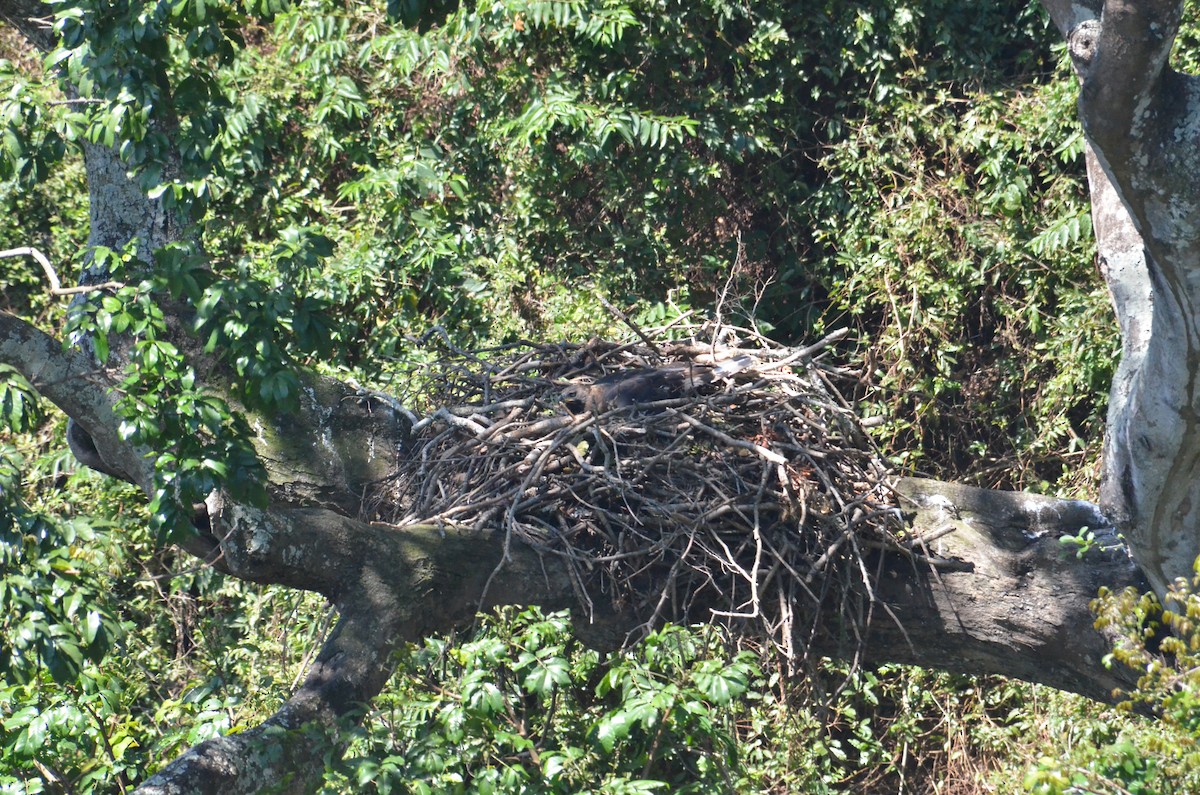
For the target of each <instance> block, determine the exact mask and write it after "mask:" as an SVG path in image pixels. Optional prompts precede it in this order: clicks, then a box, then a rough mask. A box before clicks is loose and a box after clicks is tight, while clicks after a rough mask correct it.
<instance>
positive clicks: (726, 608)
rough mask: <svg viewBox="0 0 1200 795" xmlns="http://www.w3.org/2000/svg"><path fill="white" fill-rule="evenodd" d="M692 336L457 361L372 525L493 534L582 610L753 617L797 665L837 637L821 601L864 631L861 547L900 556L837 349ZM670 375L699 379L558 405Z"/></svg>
mask: <svg viewBox="0 0 1200 795" xmlns="http://www.w3.org/2000/svg"><path fill="white" fill-rule="evenodd" d="M695 331H696V332H697V334H696V336H693V337H691V338H689V339H676V340H650V339H649V338H647V339H646V340H645V341H643V342H639V343H636V344H624V345H622V344H613V343H603V342H591V343H588V344H585V345H537V346H526V347H523V348H519V349H510V350H506V351H502V352H499V353H497V352H492V353H491V354H489V355H488V356H487V358H486V360H485V359H484V358H481V357H479V356H476V355H471V354H465V353H456V354H455V355H453V356H447V357H446V358H445V359H443V360H442V361H440V362H439V363H437V364H436V365H434V366H432V367H430V368H429V369H428V370H427V371H426V377H427V382H426V386H425V388H424V389H423V390H422V392H423V393H424V394H422V395H421V398H423V399H424V400H426V401H428V402H429V405H434V406H440V408H438V409H437V410H436V411H433V412H432V413H431V414H429V415H427V416H426V417H424V418H423V419H422V420H421V421H420V422H418V423H417V424H416V426H415V428H414V431H415V433H414V447H413V449H411V450H410V451H409V452H408V455H407V456H406V458H407V463H406V464H405V468H404V469H403V470H402V471H401V473H400V475H399V476H398V478H397V479H396V480H395V481H394V482H393V483H392V484H391V485H390V486H389V489H388V492H387V493H384V494H380V495H379V502H378V504H379V505H384V506H389V508H388V510H389V511H390V512H391V514H390V515H383V516H380V517H379V518H380V519H383V520H385V521H388V522H391V523H394V524H397V525H406V524H416V523H419V524H429V523H444V524H447V525H450V524H455V525H467V526H474V527H486V528H494V529H496V530H497V532H502V533H504V534H505V540H506V549H507V548H508V545H509V544H512V543H514V542H516V541H518V540H519V541H520V542H523V543H526V544H529V545H531V546H533V547H534V548H536V549H537V550H539V551H540V552H541V553H542V554H543V555H545V556H547V558H555V559H557V560H558V561H560V563H559V564H557V565H566V566H568V567H570V569H571V571H572V572H573V575H574V580H575V582H576V584H577V586H578V595H579V598H580V600H581V603H582V604H583V606H584V607H585V609H586V610H588V611H589V612H590V611H591V610H592V609H593V608H594V606H595V601H596V600H598V599H608V600H611V601H612V604H613V606H614V607H617V608H626V609H628V608H630V607H632V608H634V609H635V610H637V611H640V615H641V616H642V617H644V619H645V626H647V627H649V626H652V625H654V624H656V623H658V622H661V621H662V620H665V619H670V620H677V621H687V620H706V621H711V620H714V619H718V620H723V621H726V622H730V623H739V622H740V623H747V622H749V623H752V624H756V625H757V626H758V627H759V630H760V631H762V630H765V632H766V634H767V636H768V637H769V638H770V639H771V640H772V641H773V642H775V643H776V644H777V645H778V646H779V647H780V648H781V650H782V651H784V653H785V654H786V655H787V656H788V657H789V658H794V657H795V656H797V654H800V653H802V652H803V650H804V648H806V647H807V645H808V644H807V640H808V639H810V638H811V637H812V636H813V635H814V634H815V633H818V632H822V631H824V630H826V629H828V628H827V627H824V626H822V623H823V622H822V621H819V620H818V619H819V617H820V616H821V615H822V610H821V608H822V607H823V606H824V607H826V608H828V607H829V606H831V604H832V606H833V607H834V608H836V609H837V611H838V613H839V614H840V615H842V616H843V617H844V618H849V619H851V620H849V621H843V622H841V626H842V627H843V628H845V627H849V628H850V629H851V632H857V628H858V627H861V626H862V625H863V624H864V623H865V620H866V618H867V612H868V611H869V609H870V602H871V598H870V594H871V586H870V581H871V577H870V574H869V570H868V567H867V564H866V561H867V559H868V558H867V555H866V554H865V553H866V552H867V550H868V548H878V547H880V546H886V547H896V546H898V542H897V540H896V538H895V533H896V532H897V531H898V529H899V512H898V511H897V509H896V506H895V500H894V497H893V494H892V491H891V488H890V486H889V480H888V470H887V467H886V466H885V464H884V463H883V462H882V461H881V459H880V457H879V456H878V454H877V453H876V451H875V449H874V447H873V446H872V444H871V443H870V441H869V439H868V437H867V435H866V434H865V433H864V432H863V429H862V425H861V423H860V421H859V419H858V417H857V416H856V415H855V413H854V411H853V410H852V409H851V407H850V406H849V405H848V403H847V402H846V401H845V400H844V399H843V398H842V396H841V395H840V394H839V392H838V390H837V388H836V387H835V383H837V382H839V381H841V380H844V378H845V376H846V373H844V372H842V371H840V370H838V369H837V368H835V367H832V366H829V365H827V364H825V363H823V362H822V355H823V351H825V350H826V348H827V345H826V343H827V342H828V338H827V340H826V341H822V342H821V343H818V344H816V345H813V346H810V347H809V348H806V349H791V348H783V347H779V346H777V345H773V344H772V343H770V342H769V341H768V340H766V339H765V338H763V337H762V336H760V335H758V334H755V333H753V332H751V331H747V330H745V329H730V328H728V327H725V328H723V329H721V330H720V333H719V334H715V333H713V331H712V330H711V329H697V330H695ZM714 339H715V340H719V341H720V342H719V343H717V342H713V341H712V340H714ZM705 340H708V341H705ZM722 362H725V363H727V364H725V365H723V366H721V367H719V368H718V369H717V370H715V371H714V370H712V369H710V368H711V366H712V365H714V364H719V363H722ZM664 367H666V368H668V369H670V368H674V370H675V371H676V372H678V371H680V370H685V371H686V372H687V373H688V374H689V378H688V379H686V380H683V381H681V382H680V383H679V384H678V385H676V389H675V391H676V392H677V394H670V395H666V396H664V395H662V394H655V395H652V397H657V398H663V399H656V400H652V401H650V402H646V403H637V404H635V405H629V406H620V407H615V408H607V407H598V406H596V405H588V406H581V405H580V402H579V401H578V400H564V394H565V395H572V396H573V395H578V394H588V393H589V390H591V389H592V387H593V385H595V384H596V383H597V382H600V384H601V385H605V384H614V383H619V382H621V380H622V378H623V376H622V375H621V374H623V373H643V374H644V373H646V372H650V371H653V370H655V369H656V368H664ZM729 371H732V372H729ZM692 373H703V374H704V376H705V377H704V378H692V377H691V374H692ZM709 381H711V382H709ZM572 409H574V411H572ZM828 618H829V613H828V612H825V619H826V620H828ZM747 629H749V627H747ZM850 639H851V640H853V638H852V637H851V638H850Z"/></svg>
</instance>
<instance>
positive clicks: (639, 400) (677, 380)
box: [562, 356, 754, 414]
mask: <svg viewBox="0 0 1200 795" xmlns="http://www.w3.org/2000/svg"><path fill="white" fill-rule="evenodd" d="M753 364H754V360H753V359H751V358H750V357H749V356H738V357H736V358H733V359H729V360H726V361H724V362H721V363H720V364H718V365H715V366H713V365H707V364H695V363H692V362H684V363H677V364H668V365H663V366H662V367H639V368H636V369H630V370H618V371H617V372H615V373H609V374H608V375H606V376H604V377H603V378H598V379H597V380H595V381H593V382H592V383H590V384H571V385H570V386H568V387H567V388H566V389H564V390H563V393H562V403H563V406H564V407H565V408H566V409H567V411H569V412H571V413H572V414H582V413H584V412H586V411H590V412H592V413H593V414H600V413H601V412H605V411H608V410H610V409H623V408H632V407H636V406H642V405H645V404H647V403H654V402H655V401H659V400H671V399H673V398H682V397H687V396H688V395H693V394H696V393H697V392H699V391H700V390H701V389H703V388H704V387H706V386H708V385H709V384H712V383H714V382H715V381H717V380H719V379H721V378H729V377H730V376H732V375H736V374H737V373H740V372H742V371H744V370H746V369H748V368H750V367H751V366H752V365H753Z"/></svg>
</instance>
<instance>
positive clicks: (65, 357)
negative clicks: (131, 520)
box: [0, 312, 153, 493]
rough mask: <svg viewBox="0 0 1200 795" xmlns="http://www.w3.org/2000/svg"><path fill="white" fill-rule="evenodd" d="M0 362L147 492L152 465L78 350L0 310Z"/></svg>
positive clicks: (100, 374) (107, 386) (110, 391)
mask: <svg viewBox="0 0 1200 795" xmlns="http://www.w3.org/2000/svg"><path fill="white" fill-rule="evenodd" d="M0 362H3V363H5V364H8V365H11V366H12V367H14V368H16V370H17V371H18V372H20V373H21V375H23V376H25V379H26V380H27V381H29V383H30V384H32V385H33V387H34V389H36V390H37V391H38V393H39V394H41V395H43V396H44V397H45V398H46V399H48V400H49V401H50V402H51V403H53V404H54V405H56V406H58V407H59V408H60V409H62V410H63V412H64V413H65V414H66V415H67V416H68V417H70V418H71V419H72V420H74V421H75V422H77V423H79V424H80V425H81V426H82V427H83V428H84V430H86V431H87V433H88V434H89V435H90V436H91V437H92V439H93V441H94V442H95V445H96V447H97V448H98V449H99V450H101V451H103V457H104V459H105V460H106V461H107V462H108V463H109V465H111V466H112V467H114V468H116V469H118V470H120V471H121V472H123V473H125V474H127V475H128V476H129V479H130V480H131V481H132V482H134V483H136V484H137V485H138V486H139V487H141V488H142V489H143V490H144V491H146V492H147V493H149V491H150V489H151V488H152V479H153V478H152V472H153V468H152V466H151V464H150V462H149V460H148V459H147V458H146V456H145V451H143V450H139V449H137V448H135V447H133V446H132V445H130V444H129V443H128V442H126V441H125V440H124V439H122V438H121V436H120V434H119V433H118V432H117V428H118V424H119V423H118V419H117V417H116V415H115V414H114V413H113V404H114V402H115V391H114V383H113V381H112V379H111V378H109V376H108V375H107V374H106V373H105V372H104V370H103V369H101V368H100V367H98V366H97V365H96V363H95V362H94V361H93V360H92V359H91V357H89V356H88V355H87V354H85V353H84V352H83V351H80V350H78V349H74V348H67V349H64V348H63V345H62V343H61V342H60V341H59V340H57V339H55V338H54V337H51V336H50V335H49V334H46V333H45V332H43V331H41V330H39V329H38V328H36V327H34V326H33V325H31V324H29V323H27V322H25V321H24V320H21V319H19V318H17V317H14V316H13V315H10V314H7V313H4V312H0Z"/></svg>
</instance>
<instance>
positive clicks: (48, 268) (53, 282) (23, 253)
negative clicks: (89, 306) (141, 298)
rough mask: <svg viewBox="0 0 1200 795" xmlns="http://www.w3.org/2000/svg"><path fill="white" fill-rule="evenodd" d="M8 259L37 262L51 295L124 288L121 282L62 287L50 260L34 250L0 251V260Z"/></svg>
mask: <svg viewBox="0 0 1200 795" xmlns="http://www.w3.org/2000/svg"><path fill="white" fill-rule="evenodd" d="M10 257H33V258H34V259H35V260H37V263H38V264H39V265H41V266H42V271H43V272H44V273H45V274H46V279H47V280H49V282H50V294H51V295H79V294H80V293H94V292H96V291H98V290H119V289H121V288H122V287H124V286H125V285H124V284H123V283H121V282H104V283H103V284H81V285H79V286H78V287H63V286H62V282H60V281H59V280H58V274H57V273H55V271H54V266H53V265H51V264H50V260H48V259H46V255H45V254H43V253H42V252H40V251H38V250H37V249H36V248H30V247H29V246H22V247H21V248H10V249H6V250H4V251H0V259H7V258H10Z"/></svg>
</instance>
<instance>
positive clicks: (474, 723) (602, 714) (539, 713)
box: [346, 608, 762, 795]
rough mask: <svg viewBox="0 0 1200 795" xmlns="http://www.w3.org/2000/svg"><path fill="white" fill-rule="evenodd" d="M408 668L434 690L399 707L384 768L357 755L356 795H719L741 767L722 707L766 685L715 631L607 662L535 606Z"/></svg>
mask: <svg viewBox="0 0 1200 795" xmlns="http://www.w3.org/2000/svg"><path fill="white" fill-rule="evenodd" d="M402 669H404V670H405V671H406V672H407V676H408V677H410V678H416V679H417V680H419V681H422V682H425V683H427V684H428V688H425V689H417V690H415V691H411V692H409V693H408V694H407V697H406V698H405V699H404V701H402V702H400V703H398V704H396V705H395V707H394V709H395V711H394V712H393V713H392V714H393V716H394V720H393V721H392V722H391V726H392V729H393V731H394V732H395V736H394V737H393V738H392V739H391V740H390V741H389V742H388V747H389V748H390V749H392V750H391V751H390V753H389V754H388V755H387V756H386V757H380V756H376V757H374V758H370V757H359V758H355V757H353V750H352V757H351V759H349V760H348V763H347V765H346V767H347V768H348V770H347V771H346V774H347V775H348V776H352V779H351V780H353V781H355V782H356V783H357V785H358V786H359V787H365V786H368V785H370V786H372V787H374V788H376V789H377V790H378V791H380V792H387V791H394V788H402V789H404V791H409V792H440V791H445V790H446V789H447V788H451V787H452V786H453V784H454V782H457V781H462V780H466V779H470V780H472V781H474V782H479V781H480V780H484V781H488V782H494V786H495V787H496V788H497V789H496V790H495V791H504V792H514V791H537V792H547V793H563V794H564V795H565V794H566V793H575V792H583V791H589V792H591V791H600V792H613V793H616V792H656V791H672V792H708V791H723V790H724V789H726V788H728V786H729V784H730V782H736V781H739V778H738V777H739V775H740V771H741V760H739V759H738V758H737V755H736V752H735V751H734V740H733V734H732V729H733V722H732V720H733V719H732V718H731V717H730V716H728V715H724V716H723V715H721V714H720V712H719V708H720V707H721V706H722V705H728V704H729V703H730V699H732V698H734V697H736V696H740V695H742V694H744V693H745V692H747V691H748V690H750V689H751V688H753V687H760V686H762V680H761V677H760V675H759V672H758V670H757V668H756V667H755V665H754V657H753V655H750V654H747V653H742V654H734V655H732V656H729V655H728V654H727V653H726V652H725V650H724V648H723V647H722V644H721V641H720V639H719V637H718V634H717V633H716V632H713V631H711V630H707V629H705V630H697V631H695V632H693V631H689V630H685V629H682V628H679V627H668V628H666V629H664V630H662V631H660V632H656V633H652V634H651V635H650V636H649V637H648V638H647V639H646V640H645V641H643V642H642V643H641V644H639V645H638V646H636V647H634V648H632V649H629V650H626V651H623V652H620V653H616V654H612V655H610V656H608V657H607V658H606V659H604V660H601V659H600V657H599V656H598V655H597V654H596V653H595V652H592V651H589V650H587V649H586V648H584V647H582V646H580V645H579V644H578V643H577V642H576V641H575V640H574V638H573V637H572V635H571V631H570V625H569V623H568V622H567V618H566V615H565V614H564V613H555V614H551V615H545V614H543V613H542V612H541V611H540V610H538V609H536V608H533V609H528V610H516V609H505V610H502V611H500V612H499V614H493V615H491V616H487V617H485V618H484V620H483V623H482V627H481V631H480V632H479V634H477V635H476V636H475V637H474V638H472V639H470V640H468V641H466V642H464V643H462V644H461V645H459V646H456V647H452V646H449V645H448V644H447V643H446V642H445V641H442V640H430V641H427V642H426V644H425V645H424V647H423V648H421V649H419V650H417V651H415V653H413V654H412V655H411V656H406V658H405V660H404V662H403V663H402ZM488 786H492V785H491V784H489V785H488ZM481 789H484V791H492V790H490V789H486V788H481Z"/></svg>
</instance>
